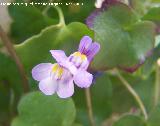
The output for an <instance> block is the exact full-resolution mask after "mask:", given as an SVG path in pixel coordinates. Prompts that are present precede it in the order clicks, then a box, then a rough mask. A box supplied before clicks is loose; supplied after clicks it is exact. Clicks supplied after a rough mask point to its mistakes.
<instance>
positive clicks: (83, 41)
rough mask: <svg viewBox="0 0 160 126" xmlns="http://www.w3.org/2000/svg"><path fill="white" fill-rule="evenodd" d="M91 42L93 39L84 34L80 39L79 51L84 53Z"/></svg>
mask: <svg viewBox="0 0 160 126" xmlns="http://www.w3.org/2000/svg"><path fill="white" fill-rule="evenodd" d="M91 43H92V39H91V38H90V37H89V36H84V37H83V38H82V39H81V41H80V44H79V49H78V51H79V52H81V53H84V52H85V51H86V50H88V48H89V46H90V45H91Z"/></svg>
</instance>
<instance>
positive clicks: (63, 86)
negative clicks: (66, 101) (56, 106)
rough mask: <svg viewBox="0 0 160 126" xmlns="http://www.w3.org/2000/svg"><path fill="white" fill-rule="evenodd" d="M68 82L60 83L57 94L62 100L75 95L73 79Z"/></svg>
mask: <svg viewBox="0 0 160 126" xmlns="http://www.w3.org/2000/svg"><path fill="white" fill-rule="evenodd" d="M66 82H67V83H64V81H60V82H59V83H58V90H57V94H58V96H59V97H60V98H68V97H71V96H72V95H73V93H74V84H73V79H71V80H70V81H66Z"/></svg>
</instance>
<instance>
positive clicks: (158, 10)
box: [142, 7, 160, 24]
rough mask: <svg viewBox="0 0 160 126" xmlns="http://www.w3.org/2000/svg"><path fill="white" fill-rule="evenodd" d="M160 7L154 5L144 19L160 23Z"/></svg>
mask: <svg viewBox="0 0 160 126" xmlns="http://www.w3.org/2000/svg"><path fill="white" fill-rule="evenodd" d="M159 14H160V7H153V8H151V9H149V10H148V12H147V13H146V14H145V15H144V16H143V17H142V19H143V20H149V21H153V22H155V23H159V24H160V15H159Z"/></svg>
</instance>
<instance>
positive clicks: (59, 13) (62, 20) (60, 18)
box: [55, 6, 65, 25]
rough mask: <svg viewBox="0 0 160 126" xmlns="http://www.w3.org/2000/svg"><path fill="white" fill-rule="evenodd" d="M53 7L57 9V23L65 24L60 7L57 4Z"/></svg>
mask: <svg viewBox="0 0 160 126" xmlns="http://www.w3.org/2000/svg"><path fill="white" fill-rule="evenodd" d="M55 9H56V10H57V12H58V15H59V24H60V25H65V20H64V15H63V12H62V10H61V8H60V7H58V6H55Z"/></svg>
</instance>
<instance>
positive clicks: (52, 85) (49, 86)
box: [39, 77, 57, 95]
mask: <svg viewBox="0 0 160 126" xmlns="http://www.w3.org/2000/svg"><path fill="white" fill-rule="evenodd" d="M39 89H40V90H41V91H42V92H43V93H44V94H45V95H52V94H54V93H55V91H56V90H57V82H56V81H55V80H53V79H52V78H51V77H48V78H46V79H44V80H42V81H40V83H39Z"/></svg>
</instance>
